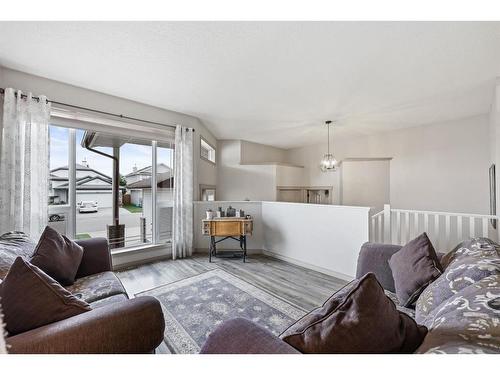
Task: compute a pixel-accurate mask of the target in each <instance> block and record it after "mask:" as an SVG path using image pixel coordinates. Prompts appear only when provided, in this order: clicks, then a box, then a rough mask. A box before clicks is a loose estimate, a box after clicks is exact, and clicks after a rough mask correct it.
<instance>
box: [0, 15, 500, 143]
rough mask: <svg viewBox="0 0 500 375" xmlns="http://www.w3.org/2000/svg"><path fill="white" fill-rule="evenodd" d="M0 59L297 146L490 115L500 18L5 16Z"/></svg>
mask: <svg viewBox="0 0 500 375" xmlns="http://www.w3.org/2000/svg"><path fill="white" fill-rule="evenodd" d="M0 65H3V66H6V67H8V68H12V69H17V70H21V71H25V72H28V73H32V74H36V75H40V76H43V77H47V78H51V79H54V80H58V81H62V82H66V83H69V84H73V85H77V86H81V87H85V88H89V89H92V90H97V91H101V92H104V93H108V94H112V95H117V96H120V97H124V98H128V99H132V100H136V101H139V102H143V103H147V104H150V105H154V106H159V107H163V108H166V109H170V110H174V111H179V112H184V113H187V114H191V115H194V116H197V117H199V118H200V119H201V120H202V121H203V122H204V123H205V124H206V126H207V127H208V128H209V130H211V131H212V133H213V134H214V135H215V136H216V137H217V138H219V139H246V140H250V141H255V142H261V143H265V144H269V145H274V146H279V147H283V148H290V147H296V146H301V145H306V144H312V143H315V142H319V141H322V140H324V137H325V129H324V128H323V127H322V125H321V123H322V121H324V120H326V119H331V120H334V121H336V122H337V123H338V126H337V132H338V134H340V135H343V136H347V135H358V134H371V133H374V132H380V131H387V130H391V129H398V128H404V127H411V126H418V125H422V124H428V123H432V122H441V121H448V120H453V119H458V118H464V117H468V116H474V115H478V114H484V113H487V112H488V111H489V107H490V104H491V100H492V95H493V88H494V84H495V77H497V76H500V22H438V23H436V22H100V23H98V22H22V23H21V22H0ZM124 112H125V111H124Z"/></svg>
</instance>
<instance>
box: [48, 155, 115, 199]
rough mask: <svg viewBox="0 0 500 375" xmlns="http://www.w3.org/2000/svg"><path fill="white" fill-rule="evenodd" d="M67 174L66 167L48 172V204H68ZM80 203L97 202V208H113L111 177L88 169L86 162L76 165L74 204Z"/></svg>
mask: <svg viewBox="0 0 500 375" xmlns="http://www.w3.org/2000/svg"><path fill="white" fill-rule="evenodd" d="M68 173H69V172H68V166H64V167H59V168H55V169H53V170H51V171H50V177H49V180H50V185H49V200H50V203H52V204H67V203H68V189H69V179H68ZM81 201H97V203H98V205H99V208H105V207H112V206H113V194H112V179H111V177H109V176H107V175H105V174H104V173H101V172H99V171H97V170H95V169H92V168H90V167H89V166H88V164H87V162H86V161H83V162H82V164H76V202H81Z"/></svg>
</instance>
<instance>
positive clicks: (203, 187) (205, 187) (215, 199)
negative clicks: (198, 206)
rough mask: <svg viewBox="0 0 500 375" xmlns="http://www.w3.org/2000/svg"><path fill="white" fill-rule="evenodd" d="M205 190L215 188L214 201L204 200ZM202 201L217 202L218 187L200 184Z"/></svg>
mask: <svg viewBox="0 0 500 375" xmlns="http://www.w3.org/2000/svg"><path fill="white" fill-rule="evenodd" d="M203 190H213V191H214V200H213V201H208V200H207V201H205V200H203ZM200 201H202V202H216V201H217V187H216V186H215V185H204V184H200Z"/></svg>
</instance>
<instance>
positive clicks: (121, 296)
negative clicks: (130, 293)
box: [90, 294, 128, 309]
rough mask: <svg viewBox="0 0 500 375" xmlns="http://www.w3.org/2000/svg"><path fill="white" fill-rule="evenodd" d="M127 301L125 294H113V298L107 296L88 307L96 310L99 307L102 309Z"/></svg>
mask: <svg viewBox="0 0 500 375" xmlns="http://www.w3.org/2000/svg"><path fill="white" fill-rule="evenodd" d="M126 300H128V297H127V295H126V294H115V295H114V296H109V297H106V298H103V299H98V300H97V301H94V302H91V303H90V307H91V308H92V309H97V308H99V307H104V306H107V305H111V304H113V303H117V302H123V301H126Z"/></svg>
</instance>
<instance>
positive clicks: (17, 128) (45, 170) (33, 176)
mask: <svg viewBox="0 0 500 375" xmlns="http://www.w3.org/2000/svg"><path fill="white" fill-rule="evenodd" d="M25 95H26V97H25V98H24V96H23V93H22V92H21V91H17V92H16V91H14V89H10V88H9V89H5V93H4V98H3V115H2V122H1V123H0V134H1V144H0V150H1V151H0V233H5V232H8V231H11V230H17V231H22V232H25V233H26V234H28V235H29V236H30V237H32V238H34V239H37V238H38V237H39V236H40V234H41V233H42V231H43V229H44V228H45V226H46V225H47V216H48V184H49V181H48V176H49V130H48V123H49V118H50V104H48V103H47V99H46V98H45V97H44V96H40V97H39V100H35V99H33V98H32V95H31V93H27V94H25Z"/></svg>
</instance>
